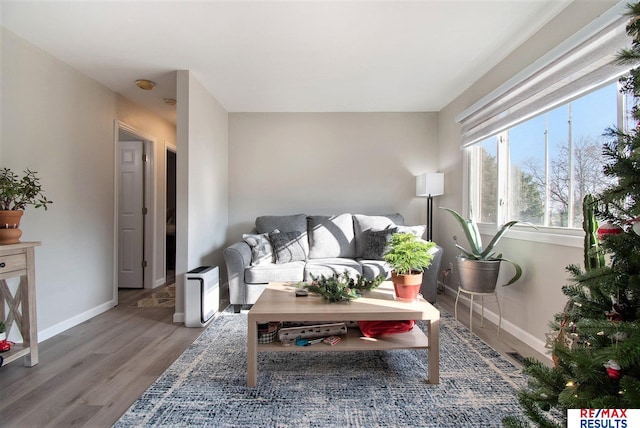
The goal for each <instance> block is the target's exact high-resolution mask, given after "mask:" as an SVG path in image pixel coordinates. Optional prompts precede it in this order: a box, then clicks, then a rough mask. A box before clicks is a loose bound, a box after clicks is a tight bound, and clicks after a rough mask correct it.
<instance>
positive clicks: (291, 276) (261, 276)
mask: <svg viewBox="0 0 640 428" xmlns="http://www.w3.org/2000/svg"><path fill="white" fill-rule="evenodd" d="M303 278H304V262H291V263H283V264H276V263H269V264H261V265H257V266H251V267H248V268H246V269H245V270H244V282H246V283H247V284H265V283H267V282H300V281H302V280H303Z"/></svg>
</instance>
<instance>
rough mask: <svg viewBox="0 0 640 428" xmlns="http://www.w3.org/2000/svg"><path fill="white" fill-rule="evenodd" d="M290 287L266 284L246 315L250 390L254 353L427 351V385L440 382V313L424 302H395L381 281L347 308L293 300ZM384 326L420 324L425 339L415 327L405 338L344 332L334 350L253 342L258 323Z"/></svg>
mask: <svg viewBox="0 0 640 428" xmlns="http://www.w3.org/2000/svg"><path fill="white" fill-rule="evenodd" d="M296 289H297V288H296V286H295V285H291V284H284V283H270V284H269V285H268V286H267V288H266V289H265V290H264V291H263V293H262V294H261V295H260V297H259V298H258V300H257V301H256V303H255V304H254V305H253V307H252V308H251V310H250V311H249V314H248V332H247V386H249V387H251V388H253V387H255V386H256V384H257V378H258V352H262V351H282V352H317V351H322V352H337V351H374V350H394V349H426V350H427V351H428V356H429V359H428V373H427V375H428V379H427V380H428V382H429V383H432V384H437V383H439V377H440V374H439V358H440V345H439V336H440V331H439V322H440V311H438V310H437V309H436V308H434V307H433V306H432V305H431V304H430V303H429V302H427V301H426V300H424V299H420V300H419V301H417V302H411V303H407V302H400V301H396V300H395V299H394V292H393V284H392V283H391V282H384V283H382V285H381V286H380V287H378V288H377V289H376V290H374V291H371V292H367V293H365V295H364V296H363V297H361V298H359V299H356V300H353V301H351V302H350V303H326V302H324V301H323V300H322V298H321V297H319V296H315V295H313V294H309V296H307V297H296V295H295V290H296ZM359 320H362V321H365V320H367V321H384V320H425V321H426V322H427V326H428V328H427V335H425V334H424V333H423V332H422V330H421V329H420V328H419V327H417V326H416V327H414V328H413V330H411V331H410V332H407V333H396V334H390V335H386V336H381V337H379V338H375V339H371V338H366V337H361V334H360V331H359V330H358V329H349V333H348V334H347V335H346V337H345V336H342V340H341V341H340V342H339V343H338V344H336V345H334V346H329V345H325V344H316V345H312V346H295V345H294V346H283V345H282V344H281V343H280V342H274V343H268V344H262V343H258V324H263V323H268V322H271V321H292V322H295V321H318V322H331V321H337V322H340V321H359Z"/></svg>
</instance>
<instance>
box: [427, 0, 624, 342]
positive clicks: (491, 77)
mask: <svg viewBox="0 0 640 428" xmlns="http://www.w3.org/2000/svg"><path fill="white" fill-rule="evenodd" d="M616 3H617V1H614V0H606V1H605V0H603V1H598V2H595V1H586V0H585V1H582V0H578V1H576V2H574V3H572V4H571V5H570V6H568V7H567V9H565V10H564V11H563V12H562V13H561V14H560V15H559V16H557V17H556V18H555V19H554V20H552V21H551V22H550V23H549V24H548V25H546V26H545V27H543V28H542V29H541V30H540V31H539V32H538V33H536V35H534V36H533V37H532V38H531V39H529V40H528V41H527V42H526V43H524V44H523V45H522V46H521V47H520V48H518V49H517V50H516V51H515V52H513V53H512V54H511V55H510V56H509V57H507V58H506V59H505V60H504V61H502V62H501V63H500V64H499V65H498V66H496V67H495V68H494V69H492V70H491V71H490V72H489V73H487V74H486V75H485V76H484V77H483V78H482V79H480V80H479V81H478V82H476V83H475V84H474V85H473V86H472V87H471V88H469V89H468V90H466V91H465V92H464V93H463V94H462V95H461V96H459V97H458V98H456V99H455V100H454V101H453V102H452V103H450V104H449V105H448V106H447V107H445V108H444V109H443V110H442V111H441V112H440V114H439V135H438V141H439V148H440V158H439V166H440V171H441V172H444V173H445V189H446V192H445V195H444V196H441V197H440V200H439V201H438V202H439V205H440V206H447V207H450V208H454V209H456V210H458V211H460V210H462V201H463V200H464V198H465V197H466V195H465V194H464V193H463V176H462V170H463V158H462V151H461V150H460V128H459V126H458V125H457V124H456V123H455V120H454V117H455V116H456V115H457V114H458V113H460V112H461V111H463V110H464V109H465V108H467V107H469V106H470V105H472V104H473V103H474V102H476V101H477V100H478V99H480V98H482V97H483V96H484V95H486V94H487V93H489V92H490V91H491V90H493V89H495V88H496V87H498V86H499V85H500V84H502V83H504V82H505V81H506V80H508V79H509V78H510V77H512V76H513V75H515V74H516V73H517V72H519V71H520V70H522V69H523V68H525V67H526V66H528V65H529V64H530V63H532V62H533V61H535V60H536V59H538V58H539V57H541V56H542V55H544V54H545V53H547V52H548V51H549V50H551V49H552V48H554V47H555V46H557V45H558V44H559V43H561V42H562V41H564V40H565V39H567V38H568V37H569V36H571V35H572V34H573V33H575V32H576V31H578V30H579V29H581V28H582V27H584V26H585V25H586V24H588V23H589V22H590V21H592V20H593V19H595V18H596V17H597V16H599V15H600V14H602V13H603V12H605V11H606V10H608V9H609V8H611V7H613V6H614V5H615V4H616ZM603 131H604V130H603ZM436 223H437V224H438V225H439V227H438V230H437V231H435V233H434V235H435V239H436V240H437V241H438V242H440V243H442V244H444V246H445V254H444V260H443V265H444V266H447V265H448V263H449V262H452V263H454V266H455V256H456V255H457V253H458V252H457V250H456V248H455V247H454V242H453V240H452V238H451V237H452V236H453V235H457V236H460V234H461V231H460V229H459V226H458V225H457V224H456V223H455V222H454V220H453V218H452V217H450V216H449V215H448V214H446V213H443V212H440V213H438V220H436ZM506 236H507V238H506V239H504V238H503V240H502V241H501V243H500V245H499V248H498V250H500V251H502V252H503V253H504V254H505V257H507V258H509V257H511V258H513V259H515V260H517V261H518V262H519V263H520V264H521V265H522V267H523V269H524V276H523V278H522V279H521V280H520V281H519V282H518V283H516V284H514V285H511V286H510V287H507V288H501V289H499V290H498V291H499V293H500V294H501V296H502V309H503V316H504V318H506V320H507V327H508V328H511V331H512V332H513V333H515V334H516V335H517V336H518V337H520V338H521V339H523V340H525V341H528V342H529V343H530V344H532V345H534V346H536V347H537V348H538V349H539V350H540V351H541V352H544V348H543V344H544V339H545V336H544V333H545V332H547V331H548V330H549V327H548V324H549V322H550V321H551V320H552V319H553V315H554V314H555V313H557V312H559V311H561V310H562V307H563V306H564V303H565V301H566V298H565V297H564V295H563V294H562V292H561V287H562V286H563V285H565V284H566V283H567V277H568V275H567V273H566V271H565V267H566V266H568V265H569V264H572V263H582V247H567V246H560V245H548V244H543V243H538V242H530V241H520V240H515V239H509V238H508V236H509V234H507V235H506ZM484 239H490V237H484ZM454 273H455V270H454ZM451 285H452V286H454V287H457V275H454V278H453V281H451ZM488 307H489V308H490V309H492V310H494V311H495V306H493V305H488Z"/></svg>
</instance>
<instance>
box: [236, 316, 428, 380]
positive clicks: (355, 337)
mask: <svg viewBox="0 0 640 428" xmlns="http://www.w3.org/2000/svg"><path fill="white" fill-rule="evenodd" d="M255 329H256V330H257V326H255ZM250 336H251V335H250ZM340 338H341V340H340V342H339V343H337V344H335V345H333V346H330V345H326V344H324V343H317V344H314V345H309V346H297V345H291V346H284V345H282V343H280V342H273V343H256V344H255V346H249V347H248V349H247V350H248V355H247V386H249V387H250V388H253V387H255V386H256V384H257V383H258V355H257V354H258V353H259V352H340V351H392V350H399V349H425V350H428V351H433V350H429V339H428V338H427V336H426V335H425V334H424V332H423V331H422V330H421V329H420V328H419V327H418V326H415V327H414V328H413V330H411V331H409V332H407V333H396V334H389V335H386V336H381V337H377V338H368V337H364V336H362V334H361V332H360V330H359V329H357V328H350V329H348V331H347V334H346V335H344V336H341V337H340ZM249 340H251V337H250V338H249ZM252 348H253V349H252ZM430 354H431V355H437V352H436V353H434V352H430ZM428 367H429V381H430V383H438V380H439V379H438V377H439V376H438V362H437V361H435V362H434V361H430V362H429V366H428Z"/></svg>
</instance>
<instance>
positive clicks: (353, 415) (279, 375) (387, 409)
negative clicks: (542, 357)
mask: <svg viewBox="0 0 640 428" xmlns="http://www.w3.org/2000/svg"><path fill="white" fill-rule="evenodd" d="M440 325H441V327H440V384H438V385H431V384H428V383H426V377H427V356H426V354H427V353H426V351H424V350H405V351H367V352H331V353H322V352H304V353H289V352H266V353H259V354H258V386H257V387H256V388H248V387H247V386H246V383H245V382H246V330H247V317H246V314H245V313H240V314H234V313H231V312H224V313H222V314H220V316H218V318H216V319H215V320H214V321H213V322H212V324H210V326H209V327H208V328H207V329H206V330H205V331H204V332H203V333H202V335H201V336H200V337H199V338H198V339H197V340H196V341H195V342H194V343H193V344H192V345H191V346H190V347H189V348H188V349H187V350H186V351H185V352H184V353H183V354H182V355H181V356H180V357H179V358H178V360H177V361H176V362H175V363H174V364H173V365H172V366H170V367H169V368H168V369H167V370H166V371H165V373H164V374H162V376H160V378H158V380H157V381H156V382H155V383H154V384H153V385H152V386H151V387H150V388H149V389H148V390H147V391H146V392H145V393H144V394H143V395H142V397H141V398H140V399H138V400H137V401H136V402H135V403H134V404H133V405H132V406H131V407H130V408H129V410H128V411H127V412H126V413H125V414H124V415H123V416H122V417H121V418H120V420H119V421H118V422H117V423H116V424H115V426H116V427H186V426H199V427H203V426H210V427H412V428H415V427H456V428H458V427H499V426H501V419H502V417H503V416H506V415H521V414H522V412H521V410H520V407H519V405H518V400H517V397H516V391H517V389H519V388H522V387H523V386H524V385H525V383H526V382H525V379H524V377H523V375H522V373H521V370H520V369H518V368H517V367H516V366H515V365H513V364H512V363H511V362H509V361H508V360H507V359H505V358H503V357H502V356H501V355H500V354H499V353H498V352H497V351H495V350H494V349H492V348H491V347H489V346H488V345H486V344H485V343H484V342H483V341H482V340H480V339H479V338H478V337H477V336H475V335H470V333H469V330H468V329H466V328H465V327H464V326H463V325H462V324H460V323H458V322H457V321H455V319H453V317H452V316H451V315H449V314H447V313H445V312H442V319H441V322H440ZM419 326H420V328H423V329H424V328H425V325H424V324H422V323H420V324H419ZM312 346H328V345H324V344H317V345H312Z"/></svg>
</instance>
